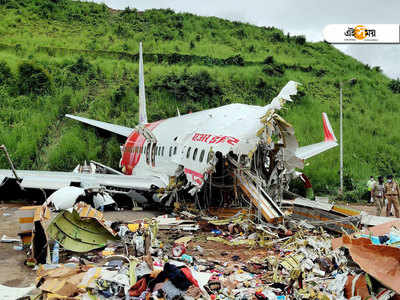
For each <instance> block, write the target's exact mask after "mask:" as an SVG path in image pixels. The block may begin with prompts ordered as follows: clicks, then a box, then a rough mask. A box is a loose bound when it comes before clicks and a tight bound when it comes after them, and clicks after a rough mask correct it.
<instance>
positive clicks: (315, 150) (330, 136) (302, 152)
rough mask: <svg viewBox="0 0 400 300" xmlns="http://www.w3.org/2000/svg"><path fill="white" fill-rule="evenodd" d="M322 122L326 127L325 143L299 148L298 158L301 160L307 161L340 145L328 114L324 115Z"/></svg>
mask: <svg viewBox="0 0 400 300" xmlns="http://www.w3.org/2000/svg"><path fill="white" fill-rule="evenodd" d="M322 122H323V126H324V141H323V142H320V143H317V144H312V145H308V146H304V147H300V148H297V150H296V156H297V157H298V158H301V159H307V158H310V157H313V156H315V155H317V154H320V153H322V152H324V151H326V150H329V149H331V148H333V147H336V146H337V145H338V143H337V141H336V137H335V134H334V133H333V130H332V126H331V123H330V122H329V119H328V116H327V115H326V113H322Z"/></svg>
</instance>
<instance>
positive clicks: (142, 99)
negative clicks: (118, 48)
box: [139, 42, 147, 125]
mask: <svg viewBox="0 0 400 300" xmlns="http://www.w3.org/2000/svg"><path fill="white" fill-rule="evenodd" d="M146 123H147V112H146V93H145V90H144V72H143V53H142V42H140V44H139V125H141V124H146Z"/></svg>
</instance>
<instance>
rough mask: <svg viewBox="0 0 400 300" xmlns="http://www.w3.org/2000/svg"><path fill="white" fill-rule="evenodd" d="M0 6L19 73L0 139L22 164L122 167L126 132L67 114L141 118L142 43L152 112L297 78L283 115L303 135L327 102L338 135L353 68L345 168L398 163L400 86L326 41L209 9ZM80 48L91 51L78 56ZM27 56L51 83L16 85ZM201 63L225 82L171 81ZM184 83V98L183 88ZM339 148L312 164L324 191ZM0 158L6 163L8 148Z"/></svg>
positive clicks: (253, 100) (250, 98)
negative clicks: (39, 87) (32, 88)
mask: <svg viewBox="0 0 400 300" xmlns="http://www.w3.org/2000/svg"><path fill="white" fill-rule="evenodd" d="M0 14H1V16H2V18H1V19H0V62H1V61H5V62H6V63H7V65H8V66H9V67H10V68H11V73H12V78H11V79H10V80H9V81H8V82H4V81H3V83H1V81H0V101H1V102H0V106H1V110H0V122H1V127H0V143H4V144H6V145H7V146H8V147H9V150H10V152H11V153H12V156H13V158H14V159H15V163H16V165H17V166H18V167H19V168H37V169H43V168H45V169H63V170H68V169H71V168H73V167H74V166H75V165H76V164H77V163H79V162H81V161H83V160H84V159H96V160H99V161H101V162H104V163H107V164H110V165H113V166H114V167H116V164H117V163H118V160H119V153H118V152H119V151H118V146H119V141H117V139H116V138H115V137H113V138H110V137H109V136H100V135H99V133H98V132H96V131H95V130H94V129H92V128H84V127H83V126H81V125H79V124H76V122H73V121H69V120H65V119H64V118H62V115H63V114H64V113H65V112H70V113H76V114H80V115H82V116H86V117H90V118H95V119H98V120H103V121H108V122H115V123H119V124H122V125H127V126H134V125H135V123H136V120H137V80H138V79H137V62H136V60H135V58H134V57H132V55H133V54H136V53H137V47H138V42H139V41H143V43H144V51H145V53H146V54H147V56H146V57H145V60H146V64H145V78H146V87H147V94H148V99H149V100H148V111H149V116H150V119H151V121H154V120H156V119H158V118H165V117H169V116H173V115H175V114H176V107H177V106H178V107H179V109H180V111H181V113H185V112H187V111H188V110H190V109H195V110H196V109H202V108H206V107H209V106H216V105H220V104H227V103H231V102H241V103H249V104H258V105H264V104H266V103H268V102H269V101H270V100H271V99H272V97H273V96H274V95H276V93H277V92H278V91H279V89H280V88H281V87H282V86H283V85H284V84H285V83H286V82H287V81H288V80H295V81H298V82H300V83H302V84H303V86H302V91H303V93H301V95H300V96H299V97H297V98H296V101H295V103H294V104H290V105H288V109H287V110H285V111H284V112H283V115H284V117H285V118H286V119H287V120H288V121H289V122H291V123H292V124H293V125H294V126H295V129H296V132H297V136H298V139H299V141H300V144H301V145H306V144H309V143H314V142H317V141H319V140H320V139H321V138H322V129H321V127H322V125H321V112H323V111H326V112H328V114H329V116H330V120H331V122H332V125H333V128H334V130H335V132H336V135H337V136H338V135H339V126H338V125H339V124H338V121H339V113H338V112H339V105H338V104H339V103H338V102H339V101H338V99H339V91H338V82H339V81H340V80H343V81H345V80H348V79H351V78H356V79H357V83H356V84H355V85H347V86H346V87H345V89H344V103H345V105H344V122H345V129H344V141H345V150H344V155H345V157H344V158H345V163H344V167H345V173H346V174H347V176H348V178H351V179H353V180H354V181H360V182H361V181H363V180H366V178H367V177H368V175H370V174H378V173H384V174H386V173H389V172H397V171H398V170H399V168H400V159H399V157H398V155H397V151H396V150H397V148H398V147H397V146H398V145H399V142H398V141H399V137H400V133H399V132H398V131H397V130H396V129H397V128H399V125H400V117H399V114H398V102H399V100H400V96H399V95H398V94H393V93H392V92H391V91H390V89H388V87H387V85H388V82H389V79H388V78H387V77H385V76H384V75H382V74H381V73H380V72H379V70H375V69H372V70H371V69H370V68H369V67H368V66H365V65H363V64H361V63H359V62H357V61H356V60H355V59H353V58H351V57H349V56H346V55H344V54H342V53H341V52H339V51H338V50H336V49H335V48H333V47H332V46H330V45H328V44H326V43H322V42H321V43H308V42H307V43H305V44H302V41H301V39H299V38H297V39H296V37H290V36H285V35H283V34H282V33H281V32H280V31H279V30H277V29H275V28H260V27H256V26H252V25H248V24H242V23H237V22H229V21H226V20H222V19H218V18H213V17H211V18H210V17H207V18H206V17H198V16H194V15H191V14H175V13H173V12H172V11H168V10H161V11H160V10H149V11H146V12H144V13H139V12H136V11H124V12H115V11H111V10H109V9H108V8H107V7H105V6H103V5H98V4H93V3H79V2H72V1H58V3H57V4H55V3H53V2H51V1H47V0H36V1H32V2H30V4H24V2H23V1H14V0H0ZM81 50H87V51H85V52H82V51H81ZM173 53H178V54H186V55H189V56H188V59H189V61H186V62H182V61H179V60H180V59H181V58H179V57H178V58H177V59H176V58H175V59H174V60H173V61H171V60H169V62H170V63H168V59H170V58H167V59H160V58H157V57H156V56H154V55H149V54H159V57H161V58H164V57H166V54H173ZM238 54H240V56H241V57H242V58H243V59H244V65H243V66H242V65H240V64H235V63H230V64H222V63H218V64H217V63H215V61H214V64H212V63H210V62H209V61H208V62H207V61H206V60H205V59H204V57H206V58H207V57H208V58H207V59H219V60H218V62H221V61H222V60H223V59H226V58H229V57H234V56H235V55H238ZM80 56H83V57H85V60H84V61H83V62H82V60H81V61H80V60H79V57H80ZM200 56H201V57H200ZM267 56H273V58H274V61H275V62H274V63H273V65H281V67H282V68H283V69H284V74H283V75H281V76H279V74H276V73H275V74H272V75H270V74H268V72H267V73H266V72H263V69H264V68H265V64H264V62H263V61H264V59H265V58H266V57H267ZM23 62H29V63H31V64H34V65H36V66H39V67H40V68H42V69H43V70H44V72H46V73H47V74H48V77H49V79H50V88H48V91H47V92H45V93H40V94H39V95H34V94H30V93H25V94H21V92H20V85H21V84H22V83H21V82H22V81H23V80H24V78H22V75H21V74H20V73H19V72H18V67H19V65H20V64H21V63H23ZM282 64H284V65H283V66H282ZM310 67H311V68H310ZM202 71H205V72H206V73H208V74H209V75H210V78H208V79H206V80H205V81H207V80H208V81H207V82H208V83H207V84H208V85H206V89H207V88H208V86H209V85H210V84H211V85H212V86H216V87H217V89H215V90H213V91H214V92H215V91H219V92H215V94H212V95H207V96H204V95H202V92H201V91H200V92H199V91H198V89H197V88H198V86H196V85H197V84H198V83H197V82H198V78H197V77H196V78H195V79H194V80H192V81H184V83H183V84H181V85H180V86H179V87H177V86H172V87H171V86H168V87H166V81H167V82H168V81H169V80H168V78H171V77H167V76H170V75H171V74H174V75H175V78H181V79H182V78H187V76H189V77H190V76H191V75H196V74H199V73H200V72H202ZM188 74H189V75H188ZM0 75H1V74H0ZM185 76H186V77H185ZM166 78H167V79H166ZM21 80H22V81H21ZM203 87H204V86H203ZM178 89H179V92H181V94H182V93H183V94H184V95H185V96H181V94H179V95H178V92H177V90H178ZM203 90H204V89H203ZM186 95H188V96H186ZM338 154H339V149H334V150H330V151H329V152H327V153H326V154H323V155H321V156H318V157H316V158H313V159H311V160H310V161H309V165H308V166H307V167H306V169H305V172H306V173H307V174H308V175H310V177H311V179H312V182H313V183H314V185H315V187H316V189H317V190H319V191H321V192H322V191H326V190H334V189H335V188H336V187H337V186H338V166H339V163H338ZM0 163H1V167H6V164H5V160H4V159H3V158H1V160H0Z"/></svg>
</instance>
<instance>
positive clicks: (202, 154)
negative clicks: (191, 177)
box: [199, 150, 205, 162]
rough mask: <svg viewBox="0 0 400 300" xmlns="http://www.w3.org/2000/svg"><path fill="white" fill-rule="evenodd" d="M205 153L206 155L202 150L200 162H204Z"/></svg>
mask: <svg viewBox="0 0 400 300" xmlns="http://www.w3.org/2000/svg"><path fill="white" fill-rule="evenodd" d="M204 153H205V151H204V150H201V153H200V158H199V160H200V162H202V161H203V158H204Z"/></svg>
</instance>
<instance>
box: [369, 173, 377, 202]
mask: <svg viewBox="0 0 400 300" xmlns="http://www.w3.org/2000/svg"><path fill="white" fill-rule="evenodd" d="M375 183H376V181H375V179H374V176H371V177H370V178H369V180H368V182H367V187H368V192H369V198H370V199H369V202H370V203H374V195H373V193H372V189H373V187H374V185H375Z"/></svg>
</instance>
